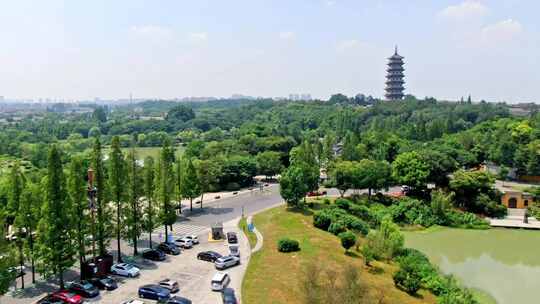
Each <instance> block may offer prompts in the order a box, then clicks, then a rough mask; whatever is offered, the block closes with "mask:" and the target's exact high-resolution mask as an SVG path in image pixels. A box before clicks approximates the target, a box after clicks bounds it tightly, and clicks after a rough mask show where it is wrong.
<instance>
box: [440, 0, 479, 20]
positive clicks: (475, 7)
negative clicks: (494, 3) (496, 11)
mask: <svg viewBox="0 0 540 304" xmlns="http://www.w3.org/2000/svg"><path fill="white" fill-rule="evenodd" d="M487 13H488V8H487V7H486V6H485V5H483V4H482V3H481V2H478V1H471V0H466V1H464V2H462V3H460V4H456V5H450V6H448V7H446V8H445V9H443V10H442V11H441V12H439V15H440V16H442V17H445V18H448V19H455V20H465V19H471V18H481V17H483V16H485V15H486V14H487Z"/></svg>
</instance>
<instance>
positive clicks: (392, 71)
mask: <svg viewBox="0 0 540 304" xmlns="http://www.w3.org/2000/svg"><path fill="white" fill-rule="evenodd" d="M403 65H404V63H403V57H402V56H400V55H399V54H398V49H397V46H396V50H395V52H394V55H392V57H390V58H388V68H387V69H386V72H387V73H386V88H385V92H386V93H385V95H384V96H385V97H386V99H388V100H400V99H403V96H404V94H403V91H404V90H405V87H403V84H405V81H404V80H403V78H404V77H405V75H404V74H403V71H405V69H404V68H403Z"/></svg>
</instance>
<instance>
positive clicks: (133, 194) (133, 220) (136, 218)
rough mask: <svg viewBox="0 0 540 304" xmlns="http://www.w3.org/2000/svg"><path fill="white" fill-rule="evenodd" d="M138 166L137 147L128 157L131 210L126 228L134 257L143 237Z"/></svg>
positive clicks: (133, 148) (128, 211)
mask: <svg viewBox="0 0 540 304" xmlns="http://www.w3.org/2000/svg"><path fill="white" fill-rule="evenodd" d="M139 171H140V169H139V167H138V165H137V156H136V152H135V147H132V148H131V149H130V151H129V153H128V157H127V176H128V189H127V194H128V195H127V196H128V202H129V208H128V209H127V217H126V228H127V236H128V238H130V239H131V241H132V242H133V255H137V254H138V252H137V240H138V238H139V236H140V235H141V229H142V228H141V220H140V218H141V216H140V212H139V208H140V206H139V200H140V197H141V187H140V184H141V181H140V176H139V173H140V172H139Z"/></svg>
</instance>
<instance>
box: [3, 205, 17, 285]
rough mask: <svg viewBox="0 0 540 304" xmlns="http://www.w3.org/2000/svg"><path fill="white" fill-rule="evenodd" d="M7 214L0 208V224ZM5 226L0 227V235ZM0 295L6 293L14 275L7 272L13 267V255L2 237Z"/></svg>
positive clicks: (10, 247) (11, 249)
mask: <svg viewBox="0 0 540 304" xmlns="http://www.w3.org/2000/svg"><path fill="white" fill-rule="evenodd" d="M6 217H7V214H6V212H5V211H4V210H3V209H2V208H0V223H5V221H6ZM4 230H5V226H4V225H0V235H2V236H3V235H5V233H6V232H5V231H4ZM0 252H2V255H1V256H0V295H2V294H4V293H6V292H7V291H8V289H9V286H10V285H11V284H12V283H13V281H14V280H15V273H13V272H12V271H9V269H10V268H11V267H13V266H15V259H14V257H15V254H14V252H13V248H12V246H10V245H9V243H8V242H7V240H6V239H5V238H4V237H0Z"/></svg>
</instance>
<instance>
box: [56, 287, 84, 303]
mask: <svg viewBox="0 0 540 304" xmlns="http://www.w3.org/2000/svg"><path fill="white" fill-rule="evenodd" d="M51 298H53V299H58V300H62V301H63V302H64V303H69V304H81V303H82V302H83V298H82V297H81V296H80V295H77V294H74V293H73V292H70V291H67V290H59V291H57V292H55V293H53V294H51Z"/></svg>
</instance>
